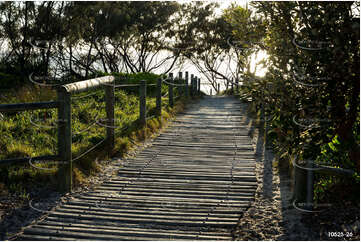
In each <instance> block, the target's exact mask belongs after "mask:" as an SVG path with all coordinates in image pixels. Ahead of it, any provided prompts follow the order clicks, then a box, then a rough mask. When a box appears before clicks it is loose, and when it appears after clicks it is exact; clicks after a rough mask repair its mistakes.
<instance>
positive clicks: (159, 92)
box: [156, 78, 162, 116]
mask: <svg viewBox="0 0 361 242" xmlns="http://www.w3.org/2000/svg"><path fill="white" fill-rule="evenodd" d="M156 110H157V112H156V113H157V116H162V78H158V80H157V101H156Z"/></svg>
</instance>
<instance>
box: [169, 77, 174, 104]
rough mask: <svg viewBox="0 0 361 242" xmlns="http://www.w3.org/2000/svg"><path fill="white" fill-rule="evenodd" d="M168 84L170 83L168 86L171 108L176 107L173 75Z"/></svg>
mask: <svg viewBox="0 0 361 242" xmlns="http://www.w3.org/2000/svg"><path fill="white" fill-rule="evenodd" d="M168 82H169V83H170V84H169V85H168V97H169V106H170V107H173V106H174V100H173V83H174V82H173V73H169V79H168Z"/></svg>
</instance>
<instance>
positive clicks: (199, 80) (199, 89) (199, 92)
mask: <svg viewBox="0 0 361 242" xmlns="http://www.w3.org/2000/svg"><path fill="white" fill-rule="evenodd" d="M200 95H201V78H198V96H200Z"/></svg>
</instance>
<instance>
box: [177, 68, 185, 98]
mask: <svg viewBox="0 0 361 242" xmlns="http://www.w3.org/2000/svg"><path fill="white" fill-rule="evenodd" d="M182 77H183V75H182V72H181V71H180V72H178V80H179V81H178V83H179V84H183V83H182V81H181V80H182ZM183 94H184V93H183V90H180V93H179V95H183Z"/></svg>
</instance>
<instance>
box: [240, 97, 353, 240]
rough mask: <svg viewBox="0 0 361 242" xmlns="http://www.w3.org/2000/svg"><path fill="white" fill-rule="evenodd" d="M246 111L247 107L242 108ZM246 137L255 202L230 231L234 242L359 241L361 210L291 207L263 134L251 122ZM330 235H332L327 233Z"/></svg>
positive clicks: (285, 177)
mask: <svg viewBox="0 0 361 242" xmlns="http://www.w3.org/2000/svg"><path fill="white" fill-rule="evenodd" d="M242 109H243V110H247V105H246V104H243V105H242ZM248 128H249V134H250V136H251V138H252V144H253V147H254V150H255V155H256V161H257V164H256V176H257V182H258V188H257V190H256V194H255V202H254V203H253V204H252V205H251V207H250V208H249V209H248V210H247V211H246V212H245V213H244V214H243V216H242V217H241V218H240V221H239V223H238V225H237V228H236V229H235V230H234V231H233V237H234V239H235V240H355V241H359V240H360V207H359V206H358V207H355V206H351V205H349V204H333V206H332V207H331V208H330V209H329V210H326V211H324V212H322V213H304V212H301V211H299V210H297V209H295V208H294V206H293V204H292V181H291V179H290V176H289V174H288V171H286V170H281V169H280V168H279V167H278V162H277V159H276V157H275V156H274V154H273V152H272V150H271V149H270V148H266V147H265V144H264V142H263V140H264V139H263V138H264V137H263V136H264V135H263V132H262V130H259V129H258V128H257V126H256V125H254V123H253V121H252V120H251V121H250V122H249V124H248ZM329 232H331V233H329Z"/></svg>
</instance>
